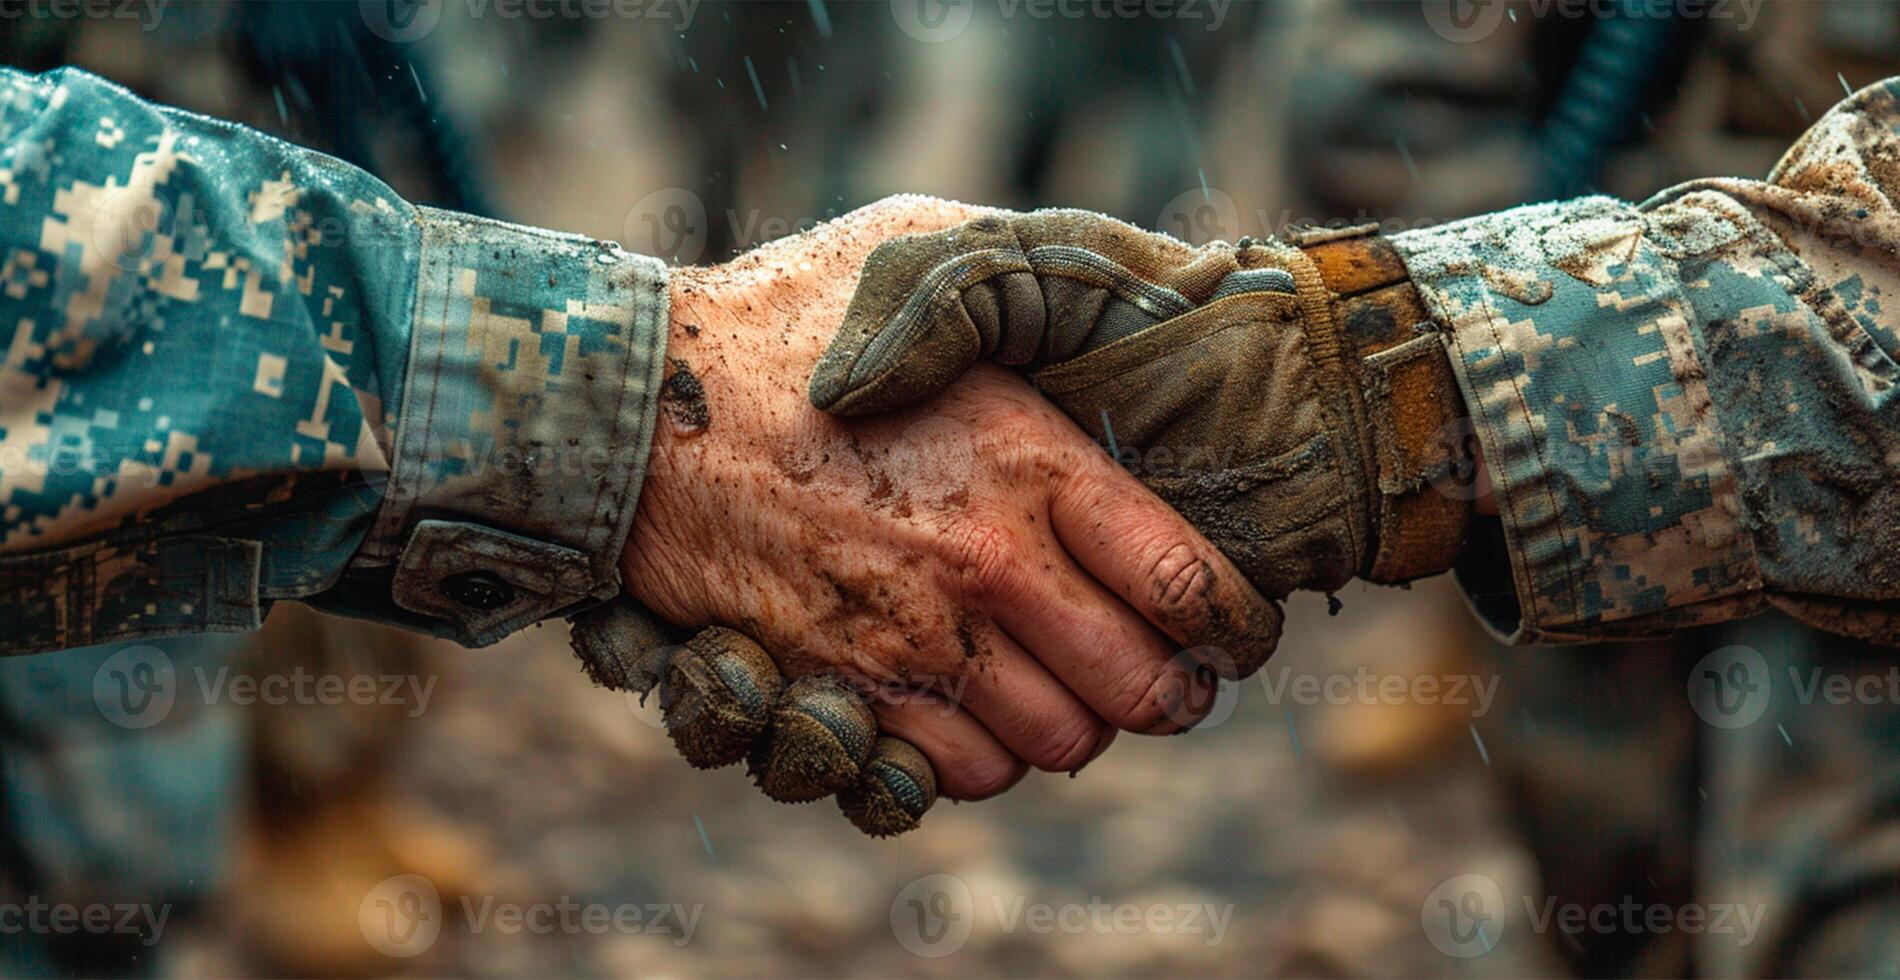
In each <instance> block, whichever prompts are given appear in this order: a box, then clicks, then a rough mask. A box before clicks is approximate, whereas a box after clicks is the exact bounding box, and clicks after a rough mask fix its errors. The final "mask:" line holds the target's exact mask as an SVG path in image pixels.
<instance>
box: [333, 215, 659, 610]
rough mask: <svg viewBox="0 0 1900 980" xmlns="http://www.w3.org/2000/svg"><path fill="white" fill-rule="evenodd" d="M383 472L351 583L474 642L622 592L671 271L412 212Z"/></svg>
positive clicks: (481, 223) (535, 235)
mask: <svg viewBox="0 0 1900 980" xmlns="http://www.w3.org/2000/svg"><path fill="white" fill-rule="evenodd" d="M419 211H420V218H421V222H422V246H421V260H420V270H419V274H418V283H417V288H416V298H415V310H414V329H413V331H412V336H411V345H410V354H409V366H408V375H407V380H406V382H405V384H404V388H403V397H402V404H401V407H400V409H399V411H398V415H397V418H396V420H395V425H396V435H395V451H394V454H393V457H394V461H393V464H392V469H391V472H390V476H389V482H388V484H387V486H386V488H385V490H386V493H385V497H384V499H383V501H382V505H381V508H380V509H379V511H378V513H377V518H376V522H375V526H374V528H373V530H372V531H371V532H370V534H369V537H368V539H367V540H365V542H364V543H363V546H362V547H361V549H360V550H359V551H358V553H357V555H356V557H355V558H354V559H353V561H352V564H351V568H352V571H358V570H369V571H373V572H377V573H384V574H389V575H391V579H390V595H391V598H392V599H393V601H394V602H395V603H396V605H398V606H400V607H402V608H403V609H405V610H407V611H409V612H410V613H414V614H417V615H419V616H422V617H425V618H427V619H429V620H430V621H431V622H432V623H433V624H434V625H435V627H436V631H437V632H439V633H442V634H444V635H447V636H449V637H451V638H453V639H456V640H458V641H460V642H462V643H464V644H466V645H469V646H483V645H486V644H489V643H493V642H495V641H496V640H499V639H501V638H502V637H504V636H506V635H508V634H509V633H512V632H514V631H516V630H519V629H521V628H522V627H524V626H527V625H529V624H531V623H535V622H539V621H540V620H543V619H547V618H549V617H551V616H554V615H557V614H561V613H565V612H570V611H573V610H575V609H578V608H582V607H585V606H587V605H591V604H593V603H595V602H598V601H600V600H604V599H607V598H610V597H612V596H614V595H615V594H617V593H618V592H619V591H620V574H619V559H620V552H621V548H622V546H623V545H624V544H625V542H626V538H627V533H628V529H629V528H630V526H631V525H632V522H633V514H634V509H635V505H636V504H637V503H638V501H639V491H640V484H641V481H642V479H643V478H644V476H645V471H646V459H647V452H648V448H649V446H650V444H651V442H652V435H653V419H654V401H655V398H656V396H657V393H658V386H659V375H660V370H661V361H662V356H663V354H664V350H665V344H666V335H667V315H668V308H667V272H666V266H665V265H664V264H663V263H661V262H659V261H658V260H656V259H652V258H648V257H645V256H639V255H633V254H630V253H628V252H624V251H622V250H621V249H620V248H619V247H618V246H617V245H614V244H613V243H611V242H598V241H593V240H591V239H586V238H580V237H576V236H572V235H566V234H561V233H557V232H551V231H546V230H542V229H537V228H526V227H522V226H518V225H511V224H506V223H503V222H498V221H490V220H487V219H482V218H476V217H471V216H469V215H465V214H457V213H454V212H448V211H439V210H435V209H432V208H421V209H419Z"/></svg>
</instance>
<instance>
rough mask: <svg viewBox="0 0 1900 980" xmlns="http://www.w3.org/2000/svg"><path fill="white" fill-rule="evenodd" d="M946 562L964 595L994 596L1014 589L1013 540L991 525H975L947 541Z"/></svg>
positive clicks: (1000, 596)
mask: <svg viewBox="0 0 1900 980" xmlns="http://www.w3.org/2000/svg"><path fill="white" fill-rule="evenodd" d="M950 562H951V566H952V568H953V569H954V570H955V571H956V574H957V579H958V582H959V584H960V585H961V587H962V589H963V592H964V594H965V595H968V596H971V597H973V598H981V599H997V598H1002V597H1006V596H1008V595H1009V594H1010V593H1011V591H1012V590H1013V589H1014V588H1015V585H1016V581H1017V561H1016V545H1015V542H1014V540H1013V539H1012V537H1011V536H1010V534H1009V532H1007V531H1004V530H1003V529H1002V528H1000V527H997V526H995V525H993V524H976V525H973V526H971V527H968V528H966V529H965V530H963V531H962V532H961V533H960V534H958V535H957V536H956V537H955V539H954V540H953V542H952V544H951V553H950Z"/></svg>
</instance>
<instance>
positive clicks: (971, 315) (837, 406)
mask: <svg viewBox="0 0 1900 980" xmlns="http://www.w3.org/2000/svg"><path fill="white" fill-rule="evenodd" d="M1043 315H1044V311H1043V301H1042V292H1041V289H1040V287H1039V286H1038V285H1037V283H1036V278H1035V275H1034V274H1033V273H1032V272H1031V271H1030V267H1029V259H1028V256H1027V255H1025V254H1024V251H1023V248H1022V244H1021V243H1020V242H1019V241H1018V240H1017V238H1016V236H1015V234H1014V233H1013V232H1012V231H1011V229H1010V226H1009V222H1007V221H1006V220H1004V219H1003V218H1001V217H999V216H996V215H987V216H985V217H982V218H978V219H977V220H975V221H970V222H966V223H964V224H961V225H958V226H956V227H954V228H948V229H945V230H943V231H937V232H932V233H930V234H925V235H906V236H904V237H901V238H894V239H891V240H889V241H886V242H884V243H882V244H880V245H878V246H877V248H875V249H874V250H872V252H871V254H870V256H869V257H868V258H866V259H865V261H864V270H863V273H862V275H861V277H860V278H859V280H858V287H857V291H856V292H855V293H853V294H852V296H851V305H850V306H849V307H848V308H847V309H846V311H845V315H844V323H843V325H842V326H840V327H839V329H838V333H837V335H836V336H834V337H833V338H832V341H831V346H830V347H829V348H827V349H826V350H825V354H824V356H823V357H822V358H820V359H819V361H818V366H817V367H816V368H815V369H814V370H813V372H812V379H811V390H810V396H811V403H812V404H813V405H814V406H816V407H818V408H819V409H822V410H824V411H829V412H833V413H836V414H839V415H869V414H873V413H878V412H890V411H896V410H898V409H903V408H909V407H911V406H913V405H918V404H921V403H923V402H926V401H929V400H930V399H931V398H933V397H935V396H936V395H937V393H939V392H941V391H942V390H943V389H944V388H946V387H948V386H949V385H950V383H951V382H953V381H955V380H956V379H957V378H958V377H960V376H961V375H962V374H963V373H964V372H965V371H967V370H969V368H970V366H971V365H972V364H975V363H976V362H977V360H978V359H980V358H991V357H993V358H994V359H996V360H999V361H1002V362H1004V363H1012V362H1013V363H1021V362H1023V361H1026V360H1028V359H1029V357H1030V356H1033V355H1034V354H1035V351H1033V350H1029V351H1022V352H1016V351H1012V350H1009V349H1008V348H1009V347H1010V346H1011V345H1010V344H1009V343H1008V341H1009V339H1010V338H1012V337H1030V338H1035V337H1040V336H1041V334H1042V326H1043V324H1042V320H1043ZM1016 346H1021V345H1016ZM999 348H1002V349H999ZM1011 354H1018V355H1019V356H1016V357H1013V358H1012V357H1011V356H1010V355H1011Z"/></svg>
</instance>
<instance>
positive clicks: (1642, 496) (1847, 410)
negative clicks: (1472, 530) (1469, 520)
mask: <svg viewBox="0 0 1900 980" xmlns="http://www.w3.org/2000/svg"><path fill="white" fill-rule="evenodd" d="M1889 84H1892V83H1889ZM1897 117H1900V112H1897V111H1896V108H1895V96H1894V94H1893V92H1892V90H1890V89H1889V88H1888V87H1885V86H1876V87H1875V88H1873V89H1869V90H1867V91H1864V92H1862V93H1860V94H1859V95H1857V96H1855V97H1853V98H1852V99H1850V100H1848V101H1847V102H1845V103H1843V104H1842V105H1841V106H1840V107H1838V108H1836V109H1835V110H1834V111H1833V112H1832V113H1830V114H1829V115H1828V116H1827V117H1826V118H1824V119H1823V120H1821V121H1820V122H1819V123H1817V124H1816V126H1815V128H1814V130H1812V131H1811V132H1810V133H1809V134H1808V135H1807V136H1806V137H1804V138H1803V139H1802V140H1801V141H1800V142H1799V143H1798V144H1797V145H1796V146H1795V148H1794V149H1793V150H1792V151H1791V152H1790V153H1789V155H1788V156H1787V157H1786V158H1785V159H1784V160H1783V162H1782V163H1781V165H1780V166H1778V167H1777V168H1776V171H1775V173H1774V174H1772V175H1771V176H1770V178H1769V179H1768V180H1767V181H1763V182H1756V181H1745V180H1716V181H1703V182H1697V183H1694V184H1689V185H1685V186H1683V187H1679V188H1676V189H1673V190H1671V191H1669V192H1666V193H1664V194H1662V195H1659V196H1658V197H1656V198H1655V199H1653V200H1651V201H1649V202H1647V203H1645V204H1644V205H1641V206H1631V205H1628V204H1624V203H1621V202H1616V201H1611V200H1608V199H1603V198H1591V199H1585V200H1580V201H1572V202H1565V203H1561V204H1550V205H1539V206H1536V207H1531V208H1522V209H1518V210H1516V211H1512V212H1506V213H1503V214H1499V215H1489V216H1484V217H1480V218H1475V219H1471V220H1469V221H1465V222H1460V223H1458V224H1454V225H1449V226H1445V227H1441V228H1435V229H1429V230H1423V231H1418V232H1411V233H1407V234H1403V235H1399V236H1396V237H1395V238H1394V239H1393V243H1394V245H1395V246H1396V247H1397V248H1398V250H1399V251H1400V253H1401V254H1402V255H1403V256H1404V260H1405V263H1406V266H1407V269H1408V271H1409V273H1410V275H1411V278H1412V281H1413V282H1414V283H1415V284H1416V285H1417V287H1418V288H1419V290H1420V292H1421V294H1422V295H1423V297H1424V299H1425V302H1426V305H1427V306H1428V308H1429V309H1430V310H1431V312H1432V314H1433V317H1434V319H1435V320H1436V321H1438V323H1439V324H1440V326H1441V328H1442V330H1443V334H1444V337H1445V339H1446V344H1447V347H1448V350H1449V352H1450V355H1451V360H1452V363H1453V366H1454V369H1455V370H1456V373H1457V376H1458V381H1459V385H1460V388H1461V389H1462V393H1463V395H1464V399H1465V402H1466V405H1467V406H1468V408H1469V411H1470V414H1471V417H1472V423H1473V426H1474V428H1475V430H1476V434H1477V442H1478V444H1479V445H1480V446H1481V447H1482V453H1483V456H1484V459H1485V467H1484V470H1485V473H1486V474H1487V475H1488V477H1489V478H1490V479H1491V480H1492V481H1493V482H1494V485H1495V504H1496V507H1497V511H1498V514H1499V517H1500V520H1501V524H1502V529H1503V532H1504V536H1505V540H1506V542H1507V545H1508V547H1507V550H1508V553H1509V565H1510V567H1509V571H1508V576H1506V577H1505V578H1504V579H1503V581H1502V582H1501V583H1499V584H1502V585H1503V586H1504V591H1506V592H1508V593H1509V594H1510V596H1511V597H1514V599H1515V602H1514V603H1510V602H1506V603H1498V602H1496V601H1494V600H1495V599H1496V598H1497V596H1496V595H1488V596H1482V597H1481V598H1486V599H1487V600H1488V601H1486V602H1481V603H1480V606H1481V608H1488V611H1489V612H1490V613H1491V614H1492V615H1491V616H1490V618H1492V619H1493V625H1495V626H1497V627H1499V628H1500V629H1501V630H1502V631H1503V632H1506V633H1510V634H1514V635H1515V636H1516V637H1517V638H1518V639H1521V640H1532V639H1552V640H1556V639H1592V638H1601V637H1607V636H1617V635H1641V634H1648V633H1653V632H1659V631H1664V630H1667V629H1669V628H1673V627H1676V626H1681V625H1688V624H1693V623H1701V622H1710V621H1716V620H1721V619H1727V618H1732V617H1736V616H1741V615H1746V614H1749V613H1752V612H1756V611H1759V610H1761V609H1763V608H1765V607H1767V606H1769V605H1774V606H1779V607H1781V608H1784V609H1787V610H1789V611H1791V612H1793V613H1795V614H1796V615H1798V616H1800V617H1802V618H1804V619H1807V620H1809V621H1811V622H1815V623H1817V624H1819V625H1822V626H1824V627H1827V628H1830V629H1834V630H1836V631H1842V632H1849V633H1853V634H1855V635H1860V636H1865V637H1869V638H1874V639H1891V638H1893V637H1894V636H1895V635H1897V634H1900V611H1897V610H1900V606H1897V605H1896V603H1900V557H1896V556H1900V537H1897V536H1900V499H1896V494H1900V489H1896V488H1897V487H1900V472H1896V471H1900V401H1897V400H1896V398H1895V396H1894V394H1893V389H1894V383H1895V380H1896V378H1897V377H1900V370H1897V369H1896V366H1895V363H1894V360H1893V357H1894V354H1895V351H1896V337H1900V329H1897V327H1896V325H1897V324H1900V311H1896V310H1895V309H1894V308H1893V307H1892V304H1891V302H1890V300H1889V297H1888V296H1887V295H1885V294H1886V293H1888V292H1890V291H1891V290H1893V289H1894V288H1896V287H1900V267H1896V264H1895V260H1894V258H1893V256H1894V254H1895V253H1894V249H1895V247H1896V246H1900V216H1897V215H1896V212H1895V210H1894V207H1893V205H1892V204H1891V203H1890V200H1891V196H1892V195H1893V194H1894V193H1895V192H1896V190H1897V189H1900V175H1896V174H1895V173H1894V172H1893V171H1892V169H1891V167H1890V166H1886V165H1883V164H1882V163H1881V162H1880V161H1882V160H1885V159H1891V157H1892V155H1893V152H1894V150H1895V148H1896V146H1895V144H1896V139H1895V137H1894V135H1893V125H1894V121H1895V119H1896V118H1897ZM1479 566H1480V563H1479V562H1478V561H1475V560H1474V561H1469V562H1467V563H1466V565H1465V566H1464V567H1462V568H1461V569H1460V571H1461V574H1462V575H1463V577H1464V578H1465V580H1466V581H1467V583H1468V584H1471V585H1472V586H1473V591H1474V592H1478V593H1491V592H1493V591H1495V588H1494V586H1491V585H1487V584H1485V583H1484V575H1483V573H1484V571H1485V569H1483V568H1482V567H1479Z"/></svg>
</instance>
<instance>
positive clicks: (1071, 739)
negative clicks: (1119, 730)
mask: <svg viewBox="0 0 1900 980" xmlns="http://www.w3.org/2000/svg"><path fill="white" fill-rule="evenodd" d="M1110 737H1112V730H1111V729H1108V728H1107V727H1106V726H1104V725H1103V724H1101V723H1099V722H1097V721H1095V720H1094V719H1092V718H1076V719H1074V720H1073V721H1069V722H1066V723H1063V724H1062V725H1060V726H1058V727H1056V728H1055V729H1054V730H1053V731H1051V732H1050V733H1049V734H1048V735H1047V736H1045V737H1043V738H1042V739H1040V741H1039V744H1038V745H1037V747H1036V751H1035V753H1034V754H1033V755H1032V756H1031V757H1030V759H1029V762H1030V764H1032V765H1034V766H1035V767H1036V768H1038V769H1041V770H1042V771H1044V772H1074V771H1075V770H1077V769H1080V768H1081V767H1082V765H1083V764H1084V763H1086V762H1088V761H1089V760H1090V759H1093V758H1095V753H1096V751H1097V750H1098V749H1100V748H1101V746H1102V742H1103V740H1105V739H1107V738H1110Z"/></svg>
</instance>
